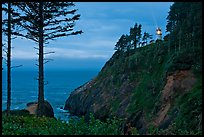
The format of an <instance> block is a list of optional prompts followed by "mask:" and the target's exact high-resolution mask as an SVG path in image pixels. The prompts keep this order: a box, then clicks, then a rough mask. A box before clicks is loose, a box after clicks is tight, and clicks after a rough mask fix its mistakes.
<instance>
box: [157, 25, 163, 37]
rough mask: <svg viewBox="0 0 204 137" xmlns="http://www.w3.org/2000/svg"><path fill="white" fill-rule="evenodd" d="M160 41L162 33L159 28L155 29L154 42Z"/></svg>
mask: <svg viewBox="0 0 204 137" xmlns="http://www.w3.org/2000/svg"><path fill="white" fill-rule="evenodd" d="M161 39H162V31H161V28H159V27H158V28H157V29H156V40H161Z"/></svg>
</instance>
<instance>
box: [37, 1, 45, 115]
mask: <svg viewBox="0 0 204 137" xmlns="http://www.w3.org/2000/svg"><path fill="white" fill-rule="evenodd" d="M39 9H40V10H39V16H40V24H39V60H38V61H39V79H38V82H39V83H38V113H37V115H38V116H42V115H43V111H44V68H43V2H40V3H39Z"/></svg>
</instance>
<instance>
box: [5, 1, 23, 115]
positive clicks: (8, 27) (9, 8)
mask: <svg viewBox="0 0 204 137" xmlns="http://www.w3.org/2000/svg"><path fill="white" fill-rule="evenodd" d="M12 4H13V3H12V2H2V12H3V13H6V14H7V18H5V19H3V20H2V26H3V27H2V33H3V34H4V35H6V36H7V47H6V46H4V49H3V51H4V52H5V53H6V58H5V60H6V64H7V115H9V114H10V108H11V69H12V68H15V67H20V66H22V65H19V66H11V41H12V39H14V37H13V38H12V34H13V33H15V32H18V31H20V30H19V28H18V27H16V25H15V24H16V23H17V21H18V18H16V15H18V13H17V12H15V10H14V8H13V6H15V5H12ZM3 45H4V44H3V43H2V47H3ZM2 58H3V57H2Z"/></svg>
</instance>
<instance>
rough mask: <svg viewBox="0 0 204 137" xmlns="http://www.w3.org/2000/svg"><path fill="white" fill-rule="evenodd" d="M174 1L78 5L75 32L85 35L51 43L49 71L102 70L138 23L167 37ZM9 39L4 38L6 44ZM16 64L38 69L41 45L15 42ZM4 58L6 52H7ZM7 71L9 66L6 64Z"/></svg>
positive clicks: (152, 32) (21, 41)
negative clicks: (125, 36) (168, 17)
mask: <svg viewBox="0 0 204 137" xmlns="http://www.w3.org/2000/svg"><path fill="white" fill-rule="evenodd" d="M172 4H173V3H172V2H75V5H76V6H75V8H77V9H78V12H77V13H79V14H81V18H80V20H79V21H78V22H76V26H75V28H76V29H75V30H82V31H83V32H84V33H83V34H81V35H76V36H69V37H66V38H65V37H64V38H58V39H57V40H55V41H50V44H49V45H47V47H46V48H45V52H49V51H54V52H55V53H54V54H50V55H47V56H45V57H46V58H51V59H54V61H51V62H49V63H47V64H45V69H59V70H60V69H98V70H100V69H101V68H102V67H103V65H104V64H105V62H106V61H108V59H109V58H110V57H111V56H112V55H113V53H114V52H115V51H114V46H115V44H116V42H117V41H118V39H119V38H120V36H121V35H122V34H129V30H130V27H133V26H134V24H135V23H138V24H141V25H142V32H144V31H146V32H148V33H150V34H152V35H153V38H154V39H155V30H156V27H157V26H159V27H161V29H162V32H163V36H165V31H166V23H167V22H166V17H167V16H168V11H169V8H170V5H172ZM4 40H6V38H5V37H3V41H4ZM12 45H13V47H14V48H13V49H12V61H13V62H12V64H13V65H23V67H21V68H18V69H19V70H22V69H31V68H32V69H34V70H37V66H36V65H35V64H36V63H37V61H36V60H37V58H38V56H37V54H36V53H37V51H36V50H35V49H34V47H36V46H37V45H36V44H35V43H34V42H32V41H30V40H26V39H21V38H17V39H14V40H13V41H12ZM3 55H4V53H3ZM3 67H4V68H5V63H3Z"/></svg>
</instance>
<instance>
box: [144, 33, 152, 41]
mask: <svg viewBox="0 0 204 137" xmlns="http://www.w3.org/2000/svg"><path fill="white" fill-rule="evenodd" d="M148 39H152V35H150V34H149V33H147V32H144V34H143V37H142V41H144V42H145V44H147V40H148Z"/></svg>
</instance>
